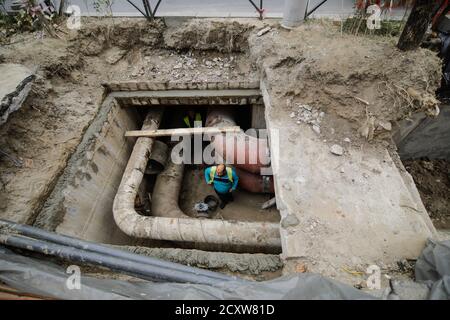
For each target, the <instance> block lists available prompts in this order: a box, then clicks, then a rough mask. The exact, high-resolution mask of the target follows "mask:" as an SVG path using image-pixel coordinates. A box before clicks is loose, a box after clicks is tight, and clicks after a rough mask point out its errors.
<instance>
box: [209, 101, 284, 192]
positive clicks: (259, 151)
mask: <svg viewBox="0 0 450 320" xmlns="http://www.w3.org/2000/svg"><path fill="white" fill-rule="evenodd" d="M235 125H236V122H235V121H234V118H233V115H232V113H231V111H230V109H229V108H228V109H227V108H214V109H211V110H210V112H209V114H208V117H207V119H206V126H207V127H218V128H220V127H227V126H235ZM212 144H213V146H214V150H215V151H216V152H217V153H218V154H219V155H220V156H221V157H222V158H224V159H225V161H226V163H229V164H232V165H233V166H234V167H235V168H236V171H237V173H238V174H239V185H240V187H241V188H242V189H244V190H247V191H249V192H253V193H274V192H275V191H274V180H273V176H262V175H261V169H262V168H264V167H267V166H268V164H269V163H270V151H269V146H268V144H267V139H260V138H256V137H253V136H250V135H247V134H245V133H244V132H240V133H237V134H226V135H225V134H218V135H214V137H213V138H212Z"/></svg>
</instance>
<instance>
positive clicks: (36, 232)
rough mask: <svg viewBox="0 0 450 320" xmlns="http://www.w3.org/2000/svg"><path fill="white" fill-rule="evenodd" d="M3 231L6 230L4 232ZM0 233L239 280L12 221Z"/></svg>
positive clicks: (0, 227)
mask: <svg viewBox="0 0 450 320" xmlns="http://www.w3.org/2000/svg"><path fill="white" fill-rule="evenodd" d="M2 230H6V232H5V231H3V232H2ZM0 233H3V234H4V233H9V234H20V235H24V236H27V237H30V238H34V239H38V240H43V241H47V242H52V243H55V244H59V245H64V246H68V247H73V248H75V249H81V250H85V251H90V252H96V253H100V254H104V255H109V256H112V257H116V258H120V259H123V260H127V261H134V262H138V263H143V264H146V265H149V266H156V267H161V268H164V269H169V270H175V271H180V272H184V273H191V274H194V275H202V276H207V277H210V278H215V279H221V280H224V281H230V280H238V279H239V278H237V277H230V276H227V275H224V274H221V273H217V272H212V271H209V270H204V269H199V268H193V267H188V266H184V265H182V264H178V263H173V262H168V261H164V260H160V259H156V258H152V257H148V256H142V255H139V254H135V253H131V252H128V251H124V250H119V249H115V248H111V247H109V246H106V245H101V244H98V243H95V242H90V241H85V240H81V239H77V238H73V237H69V236H65V235H62V234H57V233H54V232H49V231H46V230H42V229H39V228H35V227H32V226H28V225H24V224H17V223H14V222H11V221H7V220H3V219H0Z"/></svg>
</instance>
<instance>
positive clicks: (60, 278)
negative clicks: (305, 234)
mask: <svg viewBox="0 0 450 320" xmlns="http://www.w3.org/2000/svg"><path fill="white" fill-rule="evenodd" d="M415 271H416V277H417V280H418V281H420V284H421V286H422V287H424V288H425V290H427V291H428V293H427V292H425V296H424V298H428V299H449V298H450V241H445V242H439V243H435V242H433V241H429V242H428V244H427V247H426V248H425V249H424V251H423V253H422V254H421V256H420V257H419V259H418V260H417V263H416V270H415ZM69 276H70V275H69V274H67V273H66V272H65V268H63V267H62V266H59V265H57V264H54V263H51V262H48V261H43V260H40V259H36V258H31V257H27V256H22V255H19V254H16V253H14V252H12V251H11V250H9V249H7V248H6V247H2V246H0V281H2V282H4V283H5V284H7V285H8V286H10V287H12V288H15V289H17V290H19V291H20V292H26V293H30V294H34V295H39V296H43V297H49V298H57V299H83V300H86V299H97V300H105V299H108V300H113V299H167V300H172V299H177V300H183V299H192V300H202V299H214V300H216V299H236V300H245V299H255V300H278V299H283V300H286V299H347V300H348V299H376V298H375V297H374V296H372V295H369V294H367V293H365V292H363V291H360V290H357V289H355V288H353V287H351V286H348V285H345V284H342V283H340V282H337V281H334V280H331V279H327V278H325V277H322V276H320V275H317V274H308V273H306V274H298V275H291V276H286V277H281V278H278V279H276V280H272V281H265V282H252V283H242V282H234V281H231V282H230V281H228V282H223V283H219V284H218V285H216V286H208V285H194V284H181V283H155V282H148V281H123V280H111V279H98V278H93V277H87V276H81V288H80V289H79V290H77V289H74V290H70V289H69V287H68V286H67V285H66V281H67V279H68V277H69ZM400 287H401V285H400ZM407 289H408V290H410V289H411V287H410V286H409V287H408V288H407ZM399 291H401V290H398V288H397V293H395V292H393V291H392V292H391V293H389V292H388V294H386V295H384V296H383V297H384V298H385V299H398V298H402V297H399V296H398V292H399Z"/></svg>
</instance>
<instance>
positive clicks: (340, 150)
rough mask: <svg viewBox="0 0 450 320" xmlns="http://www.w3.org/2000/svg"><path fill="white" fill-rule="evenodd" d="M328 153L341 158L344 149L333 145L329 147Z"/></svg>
mask: <svg viewBox="0 0 450 320" xmlns="http://www.w3.org/2000/svg"><path fill="white" fill-rule="evenodd" d="M330 152H331V153H332V154H334V155H336V156H342V155H343V154H344V148H342V147H341V146H340V145H338V144H335V145H333V146H331V148H330Z"/></svg>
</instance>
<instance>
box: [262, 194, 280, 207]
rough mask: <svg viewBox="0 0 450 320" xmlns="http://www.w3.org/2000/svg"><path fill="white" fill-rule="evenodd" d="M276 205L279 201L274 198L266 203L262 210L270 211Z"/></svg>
mask: <svg viewBox="0 0 450 320" xmlns="http://www.w3.org/2000/svg"><path fill="white" fill-rule="evenodd" d="M276 204H277V199H276V198H275V197H273V198H272V199H270V200H269V201H266V202H264V203H263V205H262V206H261V209H263V210H266V209H269V208H270V207H273V206H274V205H276Z"/></svg>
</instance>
